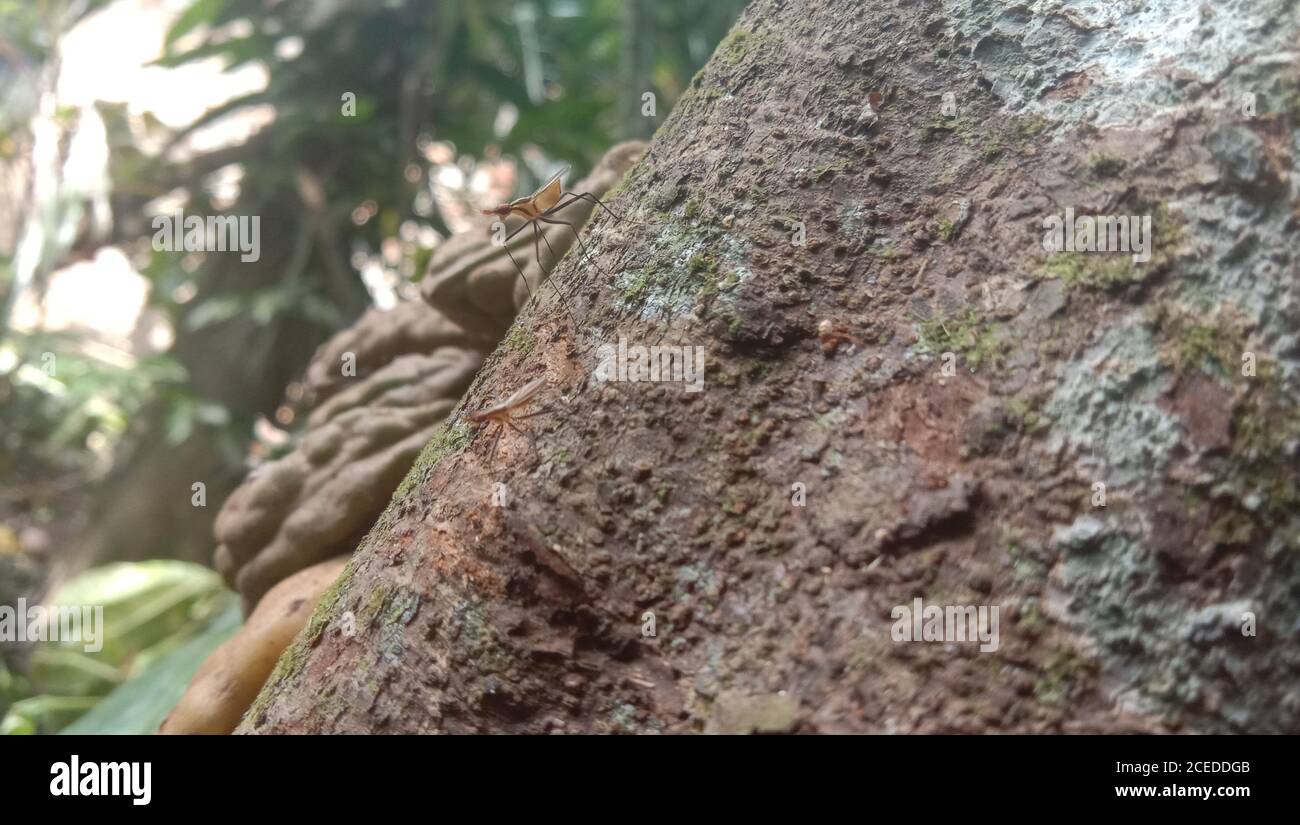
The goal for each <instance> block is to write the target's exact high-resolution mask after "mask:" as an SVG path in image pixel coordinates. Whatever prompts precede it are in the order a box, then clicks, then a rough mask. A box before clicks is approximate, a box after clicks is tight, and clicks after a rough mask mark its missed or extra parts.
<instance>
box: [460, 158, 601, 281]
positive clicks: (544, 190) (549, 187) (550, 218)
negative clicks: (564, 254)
mask: <svg viewBox="0 0 1300 825" xmlns="http://www.w3.org/2000/svg"><path fill="white" fill-rule="evenodd" d="M568 171H569V167H567V166H566V167H564V168H563V169H561V170H560V171H558V172H556V173H555V174H554V175H552V176H551V178H550V180H548V181H546V183H544V184H542V185H541V187H539V188H538V190H537V191H536V192H534V193H533V194H531V195H529V196H527V197H524V198H517V199H515V200H512V201H510V202H509V203H503V204H501V205H500V206H498V207H495V208H493V209H483V210H481V211H482V213H483V214H484V215H488V216H490V217H496V218H500V219H501V220H502V221H505V220H506V219H507V218H509V217H511V216H515V217H519V218H523V219H524V222H523V224H522V225H520V226H519V227H518V228H517V229H515V231H514V232H511V233H510V234H509V235H507V236H506V239H505V242H504V243H502V246H504V247H505V250H506V254H507V255H509V256H510V261H511V263H513V264H514V265H515V269H517V270H519V277H521V278H523V279H524V288H525V289H527V290H528V294H529V295H530V296H531V295H532V294H533V290H532V287H530V286H529V285H528V277H527V276H526V275H524V268H523V267H522V266H520V265H519V262H518V261H516V260H515V256H514V254H513V253H512V252H511V251H510V240H511V239H512V238H514V237H515V236H516V235H518V234H519V233H520V232H523V231H524V230H525V229H526V228H528V227H530V226H531V227H532V228H533V255H534V256H535V257H536V258H537V266H538V267H540V268H541V270H542V272H543V273H544V274H545V275H546V276H548V277H549V276H550V274H551V273H550V272H548V271H547V270H546V267H545V266H542V251H541V246H540V245H539V239H540V242H541V243H545V244H546V248H547V249H549V250H550V252H551V258H552V259H553V262H552V265H554V263H556V262H558V261H559V260H560V256H559V255H556V254H555V249H554V248H553V247H552V246H551V242H550V241H549V240H547V238H546V233H545V232H543V231H542V230H541V227H539V226H538V225H537V224H538V223H545V224H552V225H555V226H567V227H569V230H570V231H571V232H573V238H574V240H576V241H577V242H578V245H579V246H580V247H582V252H583V254H584V255H586V256H587V257H589V258H591V257H592V255H591V250H589V249H588V248H587V245H586V244H585V243H584V242H583V240H582V236H581V235H579V234H578V228H577V227H576V226H574V225H573V224H572V223H570V222H569V221H563V220H559V219H558V218H556V217H555V215H556V213H557V212H559V211H560V210H561V209H564V208H565V207H568V206H571V205H572V204H574V203H576V202H578V201H581V200H585V201H590V202H591V203H592V204H594V205H595V206H599V207H600V208H601V209H604V210H605V211H606V212H608V213H609V214H610V215H613V217H614V219H615V220H618V219H619V217H618V215H615V214H614V211H613V210H612V209H610V208H609V207H608V206H606V205H605V203H604V202H603V201H601V200H600V199H599V198H597V197H596V196H595V195H593V194H591V193H590V192H565V191H564V187H563V185H562V184H561V182H560V179H561V178H563V177H564V174H565V173H566V172H568ZM592 259H593V260H595V259H594V258H592ZM552 286H554V284H552ZM556 294H559V290H558V289H557V290H556Z"/></svg>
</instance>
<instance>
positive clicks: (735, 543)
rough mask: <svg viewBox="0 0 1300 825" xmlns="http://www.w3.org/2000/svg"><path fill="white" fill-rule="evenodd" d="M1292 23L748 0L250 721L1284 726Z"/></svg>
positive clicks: (1295, 422) (1290, 679) (435, 725)
mask: <svg viewBox="0 0 1300 825" xmlns="http://www.w3.org/2000/svg"><path fill="white" fill-rule="evenodd" d="M1294 14H1295V12H1294V4H1292V3H1288V2H1283V0H1253V2H1244V0H1243V1H1242V2H1233V3H1226V4H1218V5H1217V6H1214V7H1211V6H1210V5H1208V4H1203V5H1201V6H1200V7H1199V8H1196V7H1195V5H1194V4H1190V3H1185V2H1175V0H1151V2H1147V3H1145V4H1142V5H1141V6H1140V7H1138V6H1137V5H1136V4H1135V5H1134V6H1133V7H1132V8H1129V7H1124V8H1120V7H1118V6H1116V4H1104V6H1102V7H1095V8H1094V7H1087V8H1083V7H1068V8H1061V7H1058V6H1057V4H1054V3H1038V4H1033V5H1025V4H1009V5H1007V6H1005V7H1002V6H1000V5H998V4H990V3H986V2H977V1H976V0H966V1H965V2H948V3H944V4H943V8H942V9H935V8H934V7H933V6H932V5H931V4H919V3H911V2H906V1H905V0H885V2H880V3H870V4H862V3H850V2H837V1H836V0H808V1H807V2H800V3H794V2H779V1H776V0H766V2H758V3H756V4H755V5H754V6H752V7H751V8H750V9H749V10H748V11H747V12H746V13H745V15H744V16H743V17H742V18H741V20H740V21H739V22H738V23H737V25H736V27H735V29H734V30H733V31H732V33H731V34H730V35H729V36H728V37H727V39H726V40H724V41H723V42H722V44H721V45H720V46H719V47H718V50H717V52H716V53H715V54H714V56H713V59H712V61H711V62H710V63H709V65H708V66H707V67H706V68H705V69H704V70H703V71H702V72H701V73H700V74H699V75H698V76H697V77H696V79H695V81H694V83H693V86H692V89H691V91H690V92H689V93H688V94H687V95H686V96H685V97H684V98H683V100H682V101H681V102H680V103H679V105H678V106H677V108H676V109H675V111H674V112H673V113H672V115H671V117H670V118H669V120H668V121H667V122H666V123H665V125H664V127H663V128H662V129H661V130H660V132H659V134H658V135H657V136H656V138H655V141H654V142H653V144H652V145H651V148H650V151H649V153H648V155H647V157H646V158H645V159H644V160H643V161H642V162H641V163H640V164H639V165H638V166H636V167H635V168H634V169H633V170H632V172H630V173H629V175H628V176H627V178H626V179H625V181H624V184H623V185H622V186H621V187H619V188H617V189H616V190H615V192H614V193H611V194H612V195H613V199H612V200H611V202H610V205H611V207H612V208H613V210H614V211H615V212H617V213H619V214H620V215H621V216H622V217H621V219H620V220H614V219H612V218H610V217H609V216H603V217H600V218H596V219H594V220H593V223H592V225H591V226H592V234H591V235H590V237H589V245H590V246H591V248H592V251H593V253H594V263H593V262H592V261H589V260H587V259H585V258H582V257H580V256H579V255H578V253H576V252H575V253H574V254H571V255H569V256H568V257H567V258H566V259H565V260H564V261H563V262H562V264H561V265H560V266H559V267H558V268H557V271H556V276H555V277H556V282H558V283H559V284H561V285H562V287H561V288H562V290H567V301H566V302H565V303H566V305H567V311H566V307H565V306H561V304H560V303H558V302H557V301H556V300H555V297H554V294H553V293H552V291H551V290H550V289H543V290H541V291H540V293H539V297H537V298H535V299H534V300H533V301H532V302H531V303H530V304H529V305H528V306H527V307H526V308H525V309H524V311H523V312H522V314H521V316H520V318H519V319H518V320H517V321H516V326H515V329H514V330H512V332H511V333H510V335H509V336H508V337H507V340H506V343H505V344H503V345H502V346H501V347H500V348H499V349H498V350H497V352H496V353H495V354H494V355H493V356H492V357H491V358H490V359H489V360H488V362H487V364H486V366H485V367H484V369H483V371H482V372H481V374H480V376H479V378H478V380H477V381H476V383H475V385H474V386H473V387H472V388H471V390H470V392H469V393H468V395H467V397H466V400H465V401H463V402H462V407H461V409H460V410H459V411H458V412H457V413H456V414H454V415H453V416H452V417H451V418H450V419H448V422H447V424H446V428H445V429H444V430H443V432H442V433H441V434H440V435H439V436H437V437H435V438H434V440H433V441H432V442H431V443H430V445H429V446H428V447H427V448H426V450H425V452H424V453H423V455H422V456H421V458H420V459H419V460H418V461H417V462H416V465H415V467H414V469H413V470H412V471H411V476H410V477H409V478H408V484H406V485H404V486H403V489H404V492H399V494H398V495H397V496H396V497H395V498H394V501H393V502H392V504H391V505H390V506H389V508H388V510H387V511H386V513H385V514H384V515H383V516H382V517H381V518H380V520H379V521H378V523H377V524H376V525H375V527H374V528H373V529H372V530H371V532H370V534H369V536H368V537H367V538H366V539H365V540H364V541H363V542H362V544H361V546H360V548H359V549H358V551H357V553H356V555H355V556H354V558H353V559H352V562H351V563H350V564H349V565H348V567H347V569H346V571H345V572H344V574H343V575H342V576H341V577H340V579H339V580H338V582H337V583H336V584H335V587H334V588H333V589H332V590H331V591H330V592H329V593H328V594H327V595H326V596H325V597H324V598H323V599H322V601H321V604H320V606H319V608H318V609H317V612H316V614H315V616H314V617H313V619H312V621H311V623H310V624H309V626H308V627H307V628H306V630H305V631H304V633H303V634H302V635H301V636H299V638H298V640H297V641H296V642H295V644H294V645H292V646H291V647H290V648H289V650H288V651H287V652H286V654H285V656H284V657H283V658H282V659H281V660H280V663H279V665H278V667H277V669H276V672H275V674H273V676H272V678H271V679H270V681H269V682H268V685H267V687H266V688H265V689H264V690H263V692H262V694H261V696H260V697H259V699H258V701H257V702H256V703H254V706H253V708H252V709H251V710H250V711H249V713H248V715H246V717H245V719H244V722H243V725H242V728H241V730H243V731H248V732H347V731H411V732H414V731H446V732H463V731H515V732H518V731H528V732H536V731H546V730H551V731H554V730H560V731H638V732H640V731H664V732H678V731H908V732H911V731H984V730H999V731H1008V730H1015V731H1040V730H1065V731H1099V730H1107V731H1113V730H1158V731H1164V730H1191V731H1235V730H1253V731H1292V732H1295V731H1297V730H1300V692H1298V690H1300V688H1297V686H1298V685H1300V679H1297V677H1298V676H1300V651H1298V650H1297V645H1296V638H1297V635H1296V632H1297V628H1298V627H1300V599H1296V598H1295V594H1296V593H1297V591H1298V590H1300V571H1298V570H1297V559H1298V558H1300V555H1298V552H1300V546H1298V545H1300V490H1298V488H1297V484H1296V476H1295V472H1294V468H1295V462H1296V458H1297V453H1298V452H1300V416H1298V415H1297V412H1300V409H1298V407H1297V402H1296V398H1297V395H1296V392H1295V381H1296V377H1297V372H1296V369H1297V363H1298V357H1300V347H1298V346H1297V337H1296V330H1297V329H1300V323H1298V321H1300V319H1298V318H1297V314H1298V313H1300V308H1298V305H1297V301H1296V298H1297V290H1298V289H1300V287H1298V286H1297V277H1296V275H1297V269H1296V256H1297V250H1296V245H1295V243H1294V236H1295V235H1294V233H1295V231H1296V228H1297V227H1296V223H1297V213H1298V210H1297V204H1298V203H1300V200H1298V199H1297V193H1296V186H1295V182H1294V178H1293V171H1292V160H1293V158H1294V154H1295V151H1296V145H1295V137H1294V132H1293V131H1292V130H1294V129H1295V127H1296V125H1297V124H1296V117H1297V113H1298V112H1300V106H1297V105H1296V101H1297V100H1300V82H1298V77H1300V75H1298V73H1297V70H1296V64H1295V53H1294V51H1288V50H1289V49H1290V48H1291V44H1292V41H1293V39H1294V35H1295V29H1296V26H1295V23H1296V21H1295V18H1294ZM629 93H631V90H629ZM1251 95H1253V97H1252V96H1251ZM1067 208H1070V209H1072V210H1073V211H1074V213H1076V214H1077V215H1089V216H1091V215H1108V216H1146V217H1149V218H1150V220H1151V228H1152V232H1153V235H1150V234H1149V235H1147V240H1148V241H1151V240H1152V237H1153V241H1152V243H1151V244H1150V246H1149V247H1148V251H1149V259H1148V260H1146V261H1144V262H1136V261H1134V258H1142V257H1143V254H1142V252H1141V248H1140V247H1141V243H1140V236H1139V235H1137V234H1136V233H1135V234H1134V235H1133V236H1132V237H1131V238H1130V241H1131V242H1132V250H1131V251H1126V252H1111V253H1105V252H1090V251H1073V252H1071V251H1061V252H1049V251H1047V250H1046V249H1045V248H1044V240H1045V237H1044V236H1045V228H1047V227H1052V226H1054V225H1055V224H1054V223H1053V216H1057V220H1060V219H1063V218H1065V216H1066V211H1065V210H1066V209H1067ZM1137 226H1139V227H1140V226H1141V222H1140V221H1139V222H1138V224H1137ZM1077 234H1078V238H1079V241H1078V243H1077V244H1076V245H1075V249H1076V250H1078V249H1081V248H1083V249H1086V247H1085V246H1084V241H1083V238H1084V234H1085V233H1084V228H1083V226H1082V225H1081V226H1080V227H1079V232H1078V233H1077ZM620 339H626V345H627V346H628V347H633V346H636V345H654V344H661V343H662V344H665V345H669V344H674V345H675V344H680V345H683V346H692V347H703V348H704V350H705V352H706V372H705V378H704V388H703V391H702V392H692V391H690V388H689V387H687V386H685V385H684V383H683V382H677V383H674V382H671V381H669V382H659V383H650V382H645V381H642V382H636V383H633V382H631V381H605V380H601V379H602V378H607V377H609V376H608V374H607V373H606V372H605V371H603V370H598V364H600V362H601V358H602V357H606V356H608V355H609V350H608V349H605V350H602V349H601V347H602V346H603V345H609V344H615V345H616V344H617V343H618V342H619V341H620ZM540 376H546V378H547V380H548V384H547V386H546V388H545V389H543V390H542V392H541V393H540V394H539V395H538V396H537V398H536V400H535V401H534V404H533V405H532V407H531V408H529V410H521V412H527V411H536V410H539V409H541V410H546V413H544V414H542V415H538V416H537V417H534V418H530V419H528V420H526V421H520V422H518V426H519V428H520V429H522V430H525V431H526V432H525V433H523V434H521V433H519V432H516V431H514V430H512V429H508V428H507V429H505V430H504V431H503V434H502V436H501V440H500V444H499V449H498V450H497V452H496V454H495V457H494V458H493V459H492V460H491V461H490V460H489V454H490V448H491V445H492V443H493V439H494V437H495V430H494V429H493V428H485V429H477V428H475V427H473V426H472V425H470V424H469V423H468V421H467V418H466V414H467V413H469V412H472V411H475V410H479V409H482V408H484V407H487V406H488V405H490V404H492V403H495V402H496V401H499V400H500V399H502V398H505V397H506V396H507V395H509V394H510V393H512V392H514V391H515V390H516V389H518V388H519V387H521V386H523V385H524V384H525V383H526V382H529V381H531V380H533V379H535V378H538V377H540ZM616 377H617V376H616ZM531 438H535V447H534V445H533V442H532V441H531V440H530V439H531ZM917 598H920V599H921V600H922V603H921V608H922V610H921V612H920V613H919V614H918V615H917V616H916V622H917V625H918V626H921V625H922V621H923V620H924V625H923V626H922V628H921V630H922V636H923V637H924V638H930V636H929V633H930V632H931V630H932V626H931V624H930V621H929V620H930V618H931V614H930V612H928V611H925V610H924V607H925V606H931V607H938V608H944V609H948V618H949V619H950V620H951V618H952V615H953V614H955V613H957V609H958V608H965V607H975V608H977V610H976V611H975V615H976V616H979V615H983V616H984V617H985V618H987V619H988V621H989V623H988V624H986V625H983V626H982V629H984V630H986V631H992V630H993V629H994V628H996V629H997V631H998V632H997V633H996V634H994V633H989V634H987V635H986V638H985V639H984V642H983V643H981V642H979V641H976V642H970V641H962V640H960V639H955V638H953V636H952V635H951V634H953V633H954V631H957V630H961V627H960V626H957V627H953V626H951V625H950V626H948V627H946V628H937V629H938V630H942V631H944V632H945V633H946V634H949V635H946V636H945V637H944V638H946V639H947V641H946V643H945V642H939V643H935V642H931V643H924V642H916V641H908V640H905V639H906V638H907V637H908V636H910V635H911V634H912V629H913V625H912V623H911V622H909V621H906V620H905V618H901V619H900V617H906V616H907V614H905V613H904V612H903V609H904V608H907V609H909V610H910V609H912V608H914V607H916V606H917V604H916V602H915V601H914V600H915V599H917ZM981 606H982V607H987V608H990V610H989V611H987V612H985V613H983V614H980V613H979V611H978V608H979V607H981ZM993 608H996V611H997V612H996V613H995V612H994V611H993V610H992V609H993ZM962 615H965V614H964V613H963V614H962ZM995 619H997V620H999V623H998V624H992V621H993V620H995ZM896 620H898V621H896ZM650 631H653V633H654V635H647V634H648V633H649V632H650Z"/></svg>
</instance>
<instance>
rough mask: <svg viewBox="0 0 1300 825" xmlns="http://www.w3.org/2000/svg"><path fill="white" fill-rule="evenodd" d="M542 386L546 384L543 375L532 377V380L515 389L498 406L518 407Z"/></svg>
mask: <svg viewBox="0 0 1300 825" xmlns="http://www.w3.org/2000/svg"><path fill="white" fill-rule="evenodd" d="M544 386H546V377H545V376H542V377H541V378H534V379H533V380H532V381H529V382H528V383H527V384H524V385H523V386H522V387H520V388H519V389H517V390H515V392H514V394H513V395H511V396H510V397H509V398H507V399H506V400H505V402H503V403H502V404H501V405H500V406H501V407H504V408H507V409H508V408H510V407H518V406H519V405H520V404H523V403H525V402H527V401H528V400H529V399H531V398H532V397H533V396H534V395H537V391H538V390H540V389H541V388H542V387H544Z"/></svg>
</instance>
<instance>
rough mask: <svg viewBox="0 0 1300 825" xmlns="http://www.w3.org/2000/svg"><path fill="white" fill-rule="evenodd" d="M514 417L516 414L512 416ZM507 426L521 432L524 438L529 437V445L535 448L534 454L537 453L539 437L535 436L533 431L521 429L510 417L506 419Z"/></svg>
mask: <svg viewBox="0 0 1300 825" xmlns="http://www.w3.org/2000/svg"><path fill="white" fill-rule="evenodd" d="M514 417H515V416H511V418H514ZM506 426H507V427H509V428H510V429H512V430H514V431H515V432H517V433H519V434H520V435H522V436H523V437H524V438H526V439H528V446H529V447H532V448H533V453H534V454H535V453H537V439H536V438H534V437H533V434H532V433H530V432H528V431H527V430H523V429H520V428H519V427H516V426H515V422H514V421H511V420H510V419H509V418H507V419H506Z"/></svg>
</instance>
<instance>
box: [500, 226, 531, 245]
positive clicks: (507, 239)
mask: <svg viewBox="0 0 1300 825" xmlns="http://www.w3.org/2000/svg"><path fill="white" fill-rule="evenodd" d="M530 223H532V221H524V222H523V223H521V224H519V226H517V227H515V231H514V232H511V233H510V234H509V235H506V239H505V240H504V241H502V244H503V245H504V244H508V243H510V241H511V240H512V239H513V238H514V237H515V236H516V235H518V234H519V233H520V232H523V231H524V230H525V229H527V228H528V224H530Z"/></svg>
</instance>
